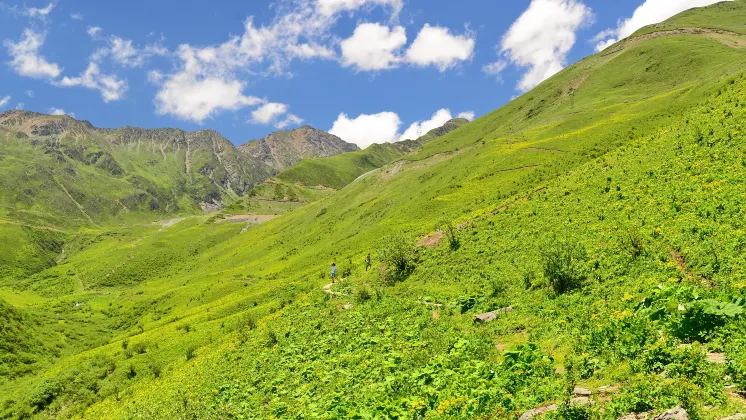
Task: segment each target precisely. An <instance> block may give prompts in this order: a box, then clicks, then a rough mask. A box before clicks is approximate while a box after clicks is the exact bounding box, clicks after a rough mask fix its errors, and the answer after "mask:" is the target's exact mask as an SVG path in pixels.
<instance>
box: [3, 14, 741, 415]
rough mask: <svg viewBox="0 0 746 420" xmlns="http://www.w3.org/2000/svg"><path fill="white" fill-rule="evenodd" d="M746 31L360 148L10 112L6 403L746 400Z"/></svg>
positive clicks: (668, 31)
mask: <svg viewBox="0 0 746 420" xmlns="http://www.w3.org/2000/svg"><path fill="white" fill-rule="evenodd" d="M744 22H746V2H745V1H742V0H739V1H734V2H724V3H718V4H715V5H712V6H708V7H705V8H699V9H693V10H692V11H687V12H684V13H682V14H680V15H677V16H675V17H673V18H671V19H669V20H667V21H665V22H663V23H661V24H658V25H653V26H648V27H645V28H643V29H641V30H640V31H638V32H636V33H635V34H634V35H632V36H631V37H630V38H628V39H625V40H622V41H619V42H618V43H616V44H615V45H612V46H610V47H608V48H607V49H605V50H604V51H601V52H600V53H598V54H596V55H593V56H590V57H587V58H585V59H583V60H581V61H579V62H578V63H576V64H574V65H572V66H569V67H567V68H565V69H564V70H562V71H560V72H559V73H557V74H556V75H555V76H553V77H551V78H549V79H547V80H546V81H544V82H543V83H541V84H540V85H539V86H537V87H536V88H535V89H533V90H531V91H529V92H527V93H525V94H523V95H522V96H520V97H518V98H516V99H514V100H513V101H511V102H510V103H508V104H507V105H505V106H503V107H502V108H499V109H497V110H495V111H494V112H492V113H490V114H487V115H485V116H483V117H481V118H479V119H476V120H475V121H472V122H469V121H468V120H464V119H454V120H451V121H449V122H448V123H447V124H446V125H445V126H443V127H441V128H438V129H435V130H433V131H431V132H429V133H427V134H426V135H425V136H423V137H421V138H419V139H413V140H406V141H403V142H399V143H386V144H374V145H372V146H370V147H368V148H366V149H364V150H359V149H358V147H357V146H355V145H353V144H350V143H346V142H344V141H343V140H342V139H340V138H338V137H336V136H332V135H331V134H328V133H325V132H322V131H319V130H315V129H312V128H310V127H302V128H299V129H297V130H295V131H283V132H279V134H273V135H270V136H269V137H267V138H265V139H262V140H258V141H252V142H249V143H248V144H247V145H244V146H241V147H238V148H236V147H234V146H233V145H232V144H231V143H230V142H228V141H227V140H225V139H224V138H222V136H220V135H219V134H218V133H216V132H211V131H202V132H196V133H185V132H182V131H179V130H170V129H164V130H143V129H135V128H122V129H117V130H112V129H95V128H93V126H92V125H90V124H89V123H86V122H83V121H77V120H75V119H72V118H70V117H67V116H54V117H53V116H46V115H42V114H35V113H29V112H24V111H6V112H5V113H3V114H0V244H2V245H0V319H2V320H3V323H2V328H1V329H0V418H40V419H41V418H115V419H129V418H328V419H332V418H335V419H336V418H356V419H364V418H398V419H405V418H412V419H416V418H428V419H429V418H443V419H449V418H510V419H516V418H521V419H525V418H531V416H529V417H525V416H526V414H525V413H533V414H537V416H536V417H534V418H539V412H540V413H541V415H545V416H547V417H546V418H563V419H619V418H625V417H624V416H628V415H631V414H633V413H645V415H646V416H647V415H649V417H650V418H653V417H654V416H655V415H658V414H660V413H663V412H665V411H666V410H670V409H673V408H675V407H681V408H682V409H683V410H685V411H686V413H687V415H688V417H689V418H702V419H721V418H725V417H727V416H731V415H735V414H737V413H746V398H744V392H746V340H745V339H744V336H745V335H744V334H746V318H744V317H745V316H746V314H745V312H746V259H745V258H746V254H744V252H743V251H744V247H746V231H745V230H744V226H743V215H744V203H746V192H744V188H743V185H745V184H746V142H745V141H744V135H745V133H746V118H745V117H746V55H744V52H745V51H746V50H744V45H746V44H744V43H743V42H742V41H743V40H742V39H741V38H743V37H746V35H744V34H746V30H744V27H743V25H744ZM684 29H686V30H684ZM715 30H717V31H718V32H713V31H715ZM713 34H716V35H717V36H714V35H713ZM204 204H207V205H208V206H207V208H206V206H205V205H204ZM205 208H206V209H207V210H209V211H207V212H205V211H203V209H205ZM367 255H371V257H372V263H371V266H370V267H368V266H366V264H365V258H366V256H367ZM332 263H335V264H336V266H337V267H338V270H339V271H338V273H339V276H338V279H336V281H331V280H330V279H329V274H330V272H329V269H330V265H331V264H332ZM330 281H331V283H330ZM508 308H509V310H508ZM489 312H492V313H493V316H490V317H489V318H490V319H489V322H477V321H475V317H476V316H477V315H480V314H485V313H489ZM586 391H587V392H586ZM579 398H580V399H579ZM531 410H538V411H531ZM626 418H629V417H626ZM640 418H642V417H640Z"/></svg>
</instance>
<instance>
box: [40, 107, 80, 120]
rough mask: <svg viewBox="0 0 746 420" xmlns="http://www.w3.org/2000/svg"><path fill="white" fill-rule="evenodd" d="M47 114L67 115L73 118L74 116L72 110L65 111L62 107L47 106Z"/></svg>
mask: <svg viewBox="0 0 746 420" xmlns="http://www.w3.org/2000/svg"><path fill="white" fill-rule="evenodd" d="M47 112H49V115H69V116H71V117H73V118H75V114H74V113H72V112H65V110H64V109H62V108H49V111H47Z"/></svg>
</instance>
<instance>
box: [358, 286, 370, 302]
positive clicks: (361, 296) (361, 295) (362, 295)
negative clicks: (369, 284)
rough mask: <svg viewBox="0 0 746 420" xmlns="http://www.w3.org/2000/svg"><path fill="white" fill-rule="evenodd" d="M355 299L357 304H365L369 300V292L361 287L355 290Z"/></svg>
mask: <svg viewBox="0 0 746 420" xmlns="http://www.w3.org/2000/svg"><path fill="white" fill-rule="evenodd" d="M356 298H357V301H358V302H366V301H368V300H370V298H371V295H370V291H368V289H367V288H365V287H361V288H360V289H358V290H357V294H356Z"/></svg>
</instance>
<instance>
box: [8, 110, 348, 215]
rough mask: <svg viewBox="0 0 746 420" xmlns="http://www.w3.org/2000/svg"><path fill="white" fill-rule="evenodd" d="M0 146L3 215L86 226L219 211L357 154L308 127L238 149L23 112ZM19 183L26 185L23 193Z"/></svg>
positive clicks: (210, 137) (213, 136) (190, 135)
mask: <svg viewBox="0 0 746 420" xmlns="http://www.w3.org/2000/svg"><path fill="white" fill-rule="evenodd" d="M0 137H3V138H4V142H3V145H2V147H0V158H2V159H3V160H4V162H5V164H4V165H3V167H2V169H0V171H2V172H4V173H3V175H4V176H3V179H4V180H5V181H0V183H3V184H2V185H3V190H4V191H5V194H4V195H3V198H4V199H5V200H4V202H3V203H2V204H3V206H4V207H5V208H6V209H8V210H7V211H9V212H11V213H25V214H27V215H28V217H45V218H49V217H52V218H55V217H56V218H58V219H59V218H62V216H63V215H64V216H65V217H67V216H69V215H75V216H73V218H77V219H79V220H80V221H82V222H85V221H87V222H90V223H95V222H96V221H101V220H105V219H111V218H115V219H116V218H121V217H123V216H125V215H126V214H128V213H132V212H150V211H155V212H157V213H160V214H171V213H179V212H190V211H194V210H195V208H198V207H199V206H201V207H202V208H203V209H215V208H219V207H220V206H221V205H222V204H224V203H226V202H230V201H232V200H233V199H235V198H237V197H239V196H242V195H244V193H246V192H247V191H248V190H250V189H251V188H253V187H255V186H257V185H259V184H261V183H262V182H264V181H265V180H266V179H267V178H269V177H270V176H272V175H275V174H277V173H279V172H280V171H282V170H283V169H285V168H288V167H290V166H292V165H293V164H295V163H297V162H298V161H299V160H301V159H305V158H312V157H329V156H333V155H337V154H340V153H344V152H350V151H355V150H358V148H357V146H355V145H353V144H350V143H346V142H344V141H342V140H341V139H339V138H338V137H336V136H334V135H331V134H329V133H326V132H324V131H321V130H317V129H314V128H312V127H309V126H304V127H301V128H298V129H295V130H291V131H281V132H277V133H273V134H271V135H269V136H267V137H266V138H264V139H259V140H255V141H250V142H247V143H246V144H244V145H242V146H240V147H238V148H236V147H235V146H234V145H233V144H232V143H231V142H230V141H228V140H227V139H225V138H224V137H222V136H221V135H220V134H219V133H217V132H215V131H212V130H203V131H197V132H185V131H182V130H179V129H142V128H136V127H123V128H119V129H101V128H96V127H93V125H91V124H90V123H89V122H87V121H77V120H75V119H73V118H71V117H69V116H51V115H44V114H38V113H33V112H27V111H17V110H13V111H6V112H4V113H2V114H0ZM23 162H25V163H23ZM18 179H26V185H25V186H24V187H25V188H21V186H20V185H18V184H16V183H15V182H13V180H18ZM10 182H13V184H10ZM34 200H46V201H48V202H54V203H57V204H58V205H57V206H55V209H57V210H60V212H59V213H57V214H54V211H53V212H52V214H48V215H44V216H42V215H39V214H36V215H32V214H30V213H33V212H34V206H33V203H32V201H34Z"/></svg>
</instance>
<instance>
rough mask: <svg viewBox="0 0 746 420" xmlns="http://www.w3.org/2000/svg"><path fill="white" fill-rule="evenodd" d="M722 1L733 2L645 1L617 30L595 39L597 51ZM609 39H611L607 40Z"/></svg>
mask: <svg viewBox="0 0 746 420" xmlns="http://www.w3.org/2000/svg"><path fill="white" fill-rule="evenodd" d="M721 1H732V0H645V2H644V3H643V4H642V5H641V6H639V7H638V8H637V9H635V11H634V13H632V17H630V18H627V19H624V20H621V19H620V20H619V25H618V26H617V28H616V29H607V30H605V31H603V32H601V33H599V34H598V35H596V37H595V38H594V39H593V42H596V43H597V44H596V51H602V50H604V49H605V48H608V47H609V46H610V45H612V44H614V43H615V42H617V41H618V40H620V39H623V38H627V37H628V36H630V35H632V34H633V33H635V32H637V30H639V29H642V28H643V27H645V26H648V25H652V24H655V23H660V22H662V21H664V20H666V19H669V18H671V17H673V16H675V15H677V14H679V13H681V12H683V11H685V10H688V9H691V8H694V7H704V6H709V5H711V4H715V3H719V2H721ZM605 38H609V39H605Z"/></svg>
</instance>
